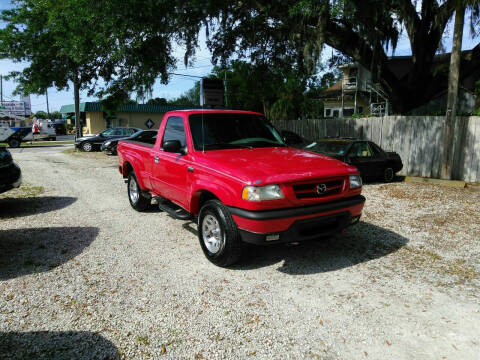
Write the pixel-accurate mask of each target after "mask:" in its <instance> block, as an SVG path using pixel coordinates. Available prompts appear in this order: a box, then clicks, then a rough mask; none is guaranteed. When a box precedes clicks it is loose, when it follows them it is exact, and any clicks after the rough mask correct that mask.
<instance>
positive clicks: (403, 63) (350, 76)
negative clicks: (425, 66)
mask: <svg viewBox="0 0 480 360" xmlns="http://www.w3.org/2000/svg"><path fill="white" fill-rule="evenodd" d="M466 52H468V51H466ZM449 60H450V54H441V55H437V56H435V58H434V65H435V66H439V65H444V64H445V63H447V62H448V61H449ZM388 66H389V68H390V70H392V72H393V73H394V74H395V76H396V77H397V78H398V79H401V78H402V77H403V76H407V74H408V72H409V69H410V67H411V66H412V57H411V56H394V57H391V58H389V62H388ZM339 68H340V69H341V70H342V78H341V79H340V81H338V82H337V83H336V84H334V85H333V86H331V87H329V88H328V89H326V90H324V91H323V92H322V94H321V95H320V98H321V99H322V100H323V102H324V117H325V118H332V117H349V116H352V115H353V114H358V115H361V116H370V115H371V116H388V115H389V114H391V104H390V102H389V99H388V95H387V94H386V93H385V92H384V91H383V90H382V87H381V86H380V84H378V83H373V82H372V74H371V72H370V71H369V70H368V69H366V68H365V67H364V66H362V65H361V64H359V63H358V62H353V63H349V64H344V65H341V66H340V67H339ZM479 80H480V69H477V70H476V71H473V72H471V73H469V74H464V75H463V76H461V78H460V84H459V94H458V95H459V96H458V113H463V114H469V113H471V112H472V111H473V109H474V108H475V106H476V105H475V104H476V102H477V103H478V100H477V96H476V95H475V86H476V83H477V82H478V81H479ZM446 106H447V88H446V87H445V88H444V89H442V90H441V91H439V92H438V93H436V94H434V95H433V96H432V97H430V99H429V100H428V101H427V102H426V103H424V104H422V105H421V106H419V107H418V108H416V109H414V110H412V111H411V112H410V115H423V114H439V115H440V114H444V113H445V112H446Z"/></svg>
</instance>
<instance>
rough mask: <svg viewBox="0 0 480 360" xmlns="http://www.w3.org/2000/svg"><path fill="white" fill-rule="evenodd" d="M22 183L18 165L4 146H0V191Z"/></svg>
mask: <svg viewBox="0 0 480 360" xmlns="http://www.w3.org/2000/svg"><path fill="white" fill-rule="evenodd" d="M21 183H22V172H21V170H20V167H19V166H18V165H17V164H15V163H14V162H13V159H12V155H11V154H10V151H8V149H7V148H6V147H3V146H2V147H0V193H3V192H5V191H8V190H11V189H13V188H17V187H19V186H20V185H21Z"/></svg>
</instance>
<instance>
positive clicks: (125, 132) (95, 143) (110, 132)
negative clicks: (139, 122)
mask: <svg viewBox="0 0 480 360" xmlns="http://www.w3.org/2000/svg"><path fill="white" fill-rule="evenodd" d="M140 130H141V129H138V128H131V127H118V128H110V129H106V130H103V131H102V132H100V133H98V134H96V135H93V136H88V137H87V136H85V137H80V138H77V139H75V147H76V148H77V149H82V150H83V151H87V152H90V151H98V150H100V147H101V146H102V144H103V143H104V142H105V141H106V140H110V139H119V138H124V137H129V136H131V135H133V134H134V133H136V132H137V131H140Z"/></svg>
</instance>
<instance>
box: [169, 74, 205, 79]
mask: <svg viewBox="0 0 480 360" xmlns="http://www.w3.org/2000/svg"><path fill="white" fill-rule="evenodd" d="M168 74H169V75H176V76H184V77H191V78H196V79H203V76H195V75H187V74H178V73H168Z"/></svg>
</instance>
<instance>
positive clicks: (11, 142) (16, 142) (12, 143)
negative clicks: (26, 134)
mask: <svg viewBox="0 0 480 360" xmlns="http://www.w3.org/2000/svg"><path fill="white" fill-rule="evenodd" d="M8 146H10V147H11V148H18V147H20V140H18V139H10V140H8Z"/></svg>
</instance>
